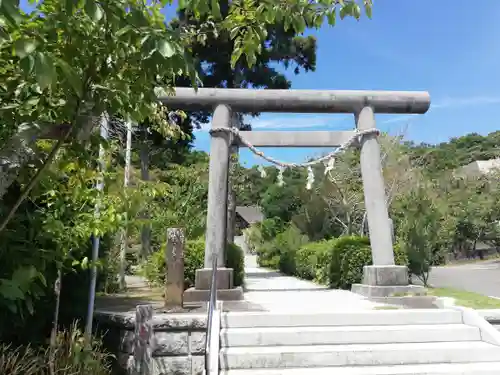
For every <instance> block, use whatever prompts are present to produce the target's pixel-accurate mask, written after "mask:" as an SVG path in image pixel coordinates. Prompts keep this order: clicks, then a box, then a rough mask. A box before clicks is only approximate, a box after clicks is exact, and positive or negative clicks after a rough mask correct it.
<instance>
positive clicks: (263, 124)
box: [197, 115, 354, 132]
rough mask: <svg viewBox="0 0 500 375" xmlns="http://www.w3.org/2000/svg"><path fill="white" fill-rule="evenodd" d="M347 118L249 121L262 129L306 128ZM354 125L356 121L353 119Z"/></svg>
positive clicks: (253, 119) (258, 128) (208, 126)
mask: <svg viewBox="0 0 500 375" xmlns="http://www.w3.org/2000/svg"><path fill="white" fill-rule="evenodd" d="M345 120H346V118H340V117H337V118H335V117H333V116H332V115H330V116H319V115H318V116H304V115H296V116H293V117H292V116H291V115H288V116H274V117H272V118H262V117H257V118H248V119H247V120H246V121H248V122H249V123H250V124H251V125H252V129H254V130H262V129H276V130H279V129H284V130H286V129H306V128H316V127H326V126H328V125H338V124H339V123H341V122H343V121H345ZM353 125H354V121H353ZM209 129H210V124H203V126H202V128H201V129H199V130H197V131H204V132H206V131H208V130H209Z"/></svg>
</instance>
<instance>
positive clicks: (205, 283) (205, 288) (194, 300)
mask: <svg viewBox="0 0 500 375" xmlns="http://www.w3.org/2000/svg"><path fill="white" fill-rule="evenodd" d="M216 277H217V279H216V281H215V283H216V286H217V299H218V300H220V301H241V300H243V288H241V287H236V288H235V287H234V285H233V269H232V268H218V269H217V276H216ZM211 283H212V269H211V268H203V269H199V270H196V274H195V282H194V288H189V289H187V290H185V291H184V295H183V304H184V306H193V305H201V304H203V303H204V302H208V300H209V298H210V286H211Z"/></svg>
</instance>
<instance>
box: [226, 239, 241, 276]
mask: <svg viewBox="0 0 500 375" xmlns="http://www.w3.org/2000/svg"><path fill="white" fill-rule="evenodd" d="M226 267H227V268H232V269H233V283H234V286H242V285H243V283H244V281H245V254H244V253H243V250H242V249H241V247H239V246H238V245H236V244H234V243H233V244H228V246H227V249H226Z"/></svg>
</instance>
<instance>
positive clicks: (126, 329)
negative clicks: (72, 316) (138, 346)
mask: <svg viewBox="0 0 500 375" xmlns="http://www.w3.org/2000/svg"><path fill="white" fill-rule="evenodd" d="M206 319H207V318H206V315H205V314H187V313H185V314H183V313H180V314H155V315H154V316H153V329H154V333H155V344H154V351H153V362H154V366H153V368H154V371H153V374H152V375H173V374H175V375H201V374H202V373H203V371H204V367H205V335H206V333H205V332H206ZM96 321H97V324H98V327H99V329H100V331H101V333H103V334H104V343H105V345H106V347H107V349H108V350H110V351H112V352H113V353H114V354H115V355H116V356H117V365H118V366H117V367H118V368H121V369H123V370H124V371H123V372H124V373H125V372H126V369H127V368H128V367H130V366H131V365H132V363H133V356H132V354H133V349H134V345H133V343H134V324H135V315H134V314H133V313H107V312H99V311H98V312H96Z"/></svg>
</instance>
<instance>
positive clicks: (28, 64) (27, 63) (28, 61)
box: [19, 55, 35, 75]
mask: <svg viewBox="0 0 500 375" xmlns="http://www.w3.org/2000/svg"><path fill="white" fill-rule="evenodd" d="M19 65H20V66H21V69H22V70H23V71H24V73H25V74H26V75H29V74H31V72H32V71H33V68H34V66H35V58H34V57H33V56H32V55H28V56H26V58H24V59H22V60H21V61H20V63H19Z"/></svg>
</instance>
